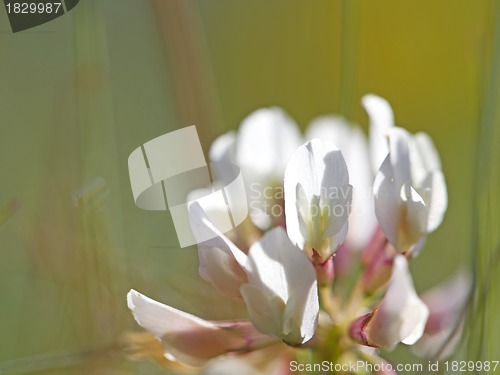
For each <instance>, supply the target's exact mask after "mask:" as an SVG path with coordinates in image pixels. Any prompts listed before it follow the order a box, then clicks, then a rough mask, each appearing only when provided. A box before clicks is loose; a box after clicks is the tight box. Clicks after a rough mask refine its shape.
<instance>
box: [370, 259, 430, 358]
mask: <svg viewBox="0 0 500 375" xmlns="http://www.w3.org/2000/svg"><path fill="white" fill-rule="evenodd" d="M428 317H429V309H428V308H427V306H426V305H425V304H424V303H423V302H422V301H421V300H420V299H419V298H418V296H417V294H416V292H415V289H414V287H413V282H412V279H411V275H410V273H409V271H408V262H407V261H406V258H405V257H404V256H402V255H397V256H396V257H395V258H394V268H393V272H392V277H391V281H390V283H389V287H388V289H387V292H386V294H385V296H384V298H383V300H382V302H381V303H380V304H379V306H378V308H377V310H376V311H375V313H374V315H373V317H372V319H371V320H370V322H369V323H368V325H367V327H366V330H365V334H366V335H367V337H368V341H369V342H371V343H374V344H376V345H378V346H381V347H384V348H387V349H392V348H393V347H394V346H395V345H396V344H397V343H399V342H403V343H405V344H407V345H412V344H414V343H415V342H416V341H417V340H418V339H419V338H420V337H421V336H422V334H423V332H424V328H425V324H426V323H427V319H428Z"/></svg>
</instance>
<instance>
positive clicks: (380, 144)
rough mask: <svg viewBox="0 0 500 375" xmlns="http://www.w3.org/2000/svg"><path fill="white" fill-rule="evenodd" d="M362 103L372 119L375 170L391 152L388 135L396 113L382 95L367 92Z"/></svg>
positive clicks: (372, 157) (372, 158) (372, 155)
mask: <svg viewBox="0 0 500 375" xmlns="http://www.w3.org/2000/svg"><path fill="white" fill-rule="evenodd" d="M361 103H362V104H363V107H364V108H365V110H366V112H367V113H368V117H369V120H370V151H371V160H372V167H373V171H377V170H378V169H379V168H380V165H381V164H382V162H383V161H384V159H385V157H386V156H387V153H388V152H389V148H388V146H387V135H388V133H389V130H390V129H391V128H392V127H394V113H393V111H392V108H391V105H390V104H389V102H388V101H387V100H385V99H383V98H381V97H380V96H376V95H373V94H367V95H365V96H363V98H362V99H361Z"/></svg>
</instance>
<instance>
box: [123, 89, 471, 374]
mask: <svg viewBox="0 0 500 375" xmlns="http://www.w3.org/2000/svg"><path fill="white" fill-rule="evenodd" d="M362 103H363V106H364V107H365V109H366V111H367V112H368V115H369V119H370V138H369V142H367V141H366V138H365V136H364V135H363V132H362V131H361V130H360V129H359V128H358V127H356V126H354V125H352V124H350V123H348V122H347V121H346V120H345V119H342V118H340V117H336V116H323V117H319V118H316V119H315V120H314V121H312V123H311V124H310V126H309V128H308V130H307V132H306V136H305V139H308V141H306V142H305V143H304V140H303V138H302V136H301V134H300V132H299V130H298V127H297V125H296V124H295V122H294V121H293V120H292V119H291V118H290V116H289V115H287V114H286V113H285V112H284V111H283V110H282V109H279V108H276V107H272V108H265V109H259V110H257V111H255V112H253V113H252V114H250V115H249V116H248V117H247V118H245V119H244V121H243V122H242V124H241V127H240V129H239V130H238V131H237V132H236V131H232V132H228V133H226V134H224V135H222V136H220V137H219V138H217V139H216V140H215V141H214V143H213V144H212V147H211V149H210V152H209V155H210V160H211V163H212V167H211V168H212V172H213V177H214V179H215V181H214V184H213V186H225V185H227V184H229V183H231V181H232V180H233V176H234V168H235V166H234V165H235V164H236V165H237V166H238V167H239V168H240V169H241V171H242V174H243V179H244V184H245V187H246V188H248V190H251V192H252V193H259V194H258V195H254V196H250V197H248V198H249V199H248V201H247V200H245V199H241V201H238V202H231V204H232V205H233V206H234V205H239V206H238V207H239V208H244V209H248V208H250V209H248V211H249V212H250V216H251V220H245V221H242V222H240V224H239V225H237V226H236V227H235V228H233V229H231V228H232V226H228V225H226V224H227V223H226V221H227V220H226V221H224V220H222V219H221V217H222V218H223V219H227V203H228V202H226V201H225V200H221V199H219V200H217V199H215V200H213V201H212V200H211V199H209V198H207V197H210V196H211V195H210V193H211V192H212V190H213V187H210V188H206V189H197V190H195V191H192V192H191V193H190V194H188V197H189V201H190V204H189V221H190V224H191V229H192V234H193V236H194V238H195V239H196V240H197V242H198V259H199V274H200V276H201V278H202V279H204V280H205V281H207V282H208V283H210V284H211V285H212V286H213V287H214V288H215V290H217V291H218V293H219V294H220V295H222V296H223V297H227V298H228V301H230V303H235V304H240V306H241V307H242V308H243V309H241V311H242V312H241V314H242V315H241V316H239V315H238V316H235V317H234V319H233V320H223V321H210V320H204V319H202V318H200V317H197V316H194V315H191V314H189V313H186V312H183V311H180V310H177V309H175V308H174V307H171V306H168V305H164V304H161V303H159V302H157V301H154V300H152V299H150V298H148V297H146V296H144V295H142V294H140V293H138V292H136V291H135V290H131V291H130V292H129V294H128V297H127V298H128V306H129V308H130V310H131V311H132V313H133V315H134V317H135V319H136V321H137V322H138V324H139V325H140V326H142V327H143V328H145V329H146V330H148V331H149V332H150V333H151V334H152V335H154V336H155V337H156V338H157V339H158V341H159V342H160V343H161V348H162V349H161V352H160V357H161V355H164V356H165V357H166V358H168V359H169V361H179V362H182V363H184V364H187V365H189V366H196V367H199V366H203V373H205V374H219V373H224V374H225V373H234V372H241V373H245V374H247V373H248V374H266V373H275V372H279V371H288V370H289V368H288V367H289V364H290V363H291V362H290V361H291V360H293V359H297V358H300V354H298V352H300V351H301V350H304V349H305V348H307V350H310V351H312V352H313V355H315V354H316V353H328V352H329V351H331V348H332V345H334V346H335V351H336V355H337V354H338V355H339V356H338V358H340V360H342V361H344V360H345V361H347V360H368V361H369V362H370V363H373V364H387V362H386V360H384V359H383V358H382V357H381V355H380V353H379V351H378V349H377V348H386V349H389V350H391V349H393V348H394V347H395V346H396V345H397V344H398V343H404V344H407V345H413V344H415V343H416V342H417V341H418V340H419V339H422V341H421V342H422V345H427V343H428V348H425V349H429V350H422V348H421V345H419V346H418V347H417V350H416V352H418V353H420V354H422V355H423V356H427V355H429V352H435V349H436V348H437V347H440V346H442V344H443V342H444V341H445V340H446V338H449V337H450V332H451V333H453V334H454V335H453V337H451V339H450V341H449V343H448V345H446V348H445V351H443V352H441V354H443V353H446V354H448V353H450V352H451V351H452V350H453V349H454V347H455V343H456V342H457V340H458V339H459V337H460V332H461V331H460V330H457V331H452V329H454V328H455V327H456V325H457V324H462V323H463V320H460V316H458V315H457V314H456V310H459V308H461V307H462V306H463V303H464V297H463V296H464V295H465V293H459V292H458V291H457V290H456V288H460V285H462V286H463V283H462V284H460V283H454V284H453V285H454V286H453V288H452V289H453V292H452V293H454V294H456V296H457V301H458V302H457V303H454V304H451V305H452V306H450V304H445V305H443V304H441V305H440V304H438V303H435V300H436V299H437V300H439V299H442V298H443V297H442V296H443V292H442V290H438V291H434V292H432V293H430V294H428V295H426V296H425V297H424V300H425V301H424V302H425V303H424V302H423V301H422V300H421V299H420V298H419V297H418V296H417V293H416V291H415V288H414V285H413V281H412V278H411V274H410V272H409V268H408V261H409V260H411V259H412V258H413V256H414V255H416V254H417V253H418V251H419V250H420V249H421V248H422V246H423V244H424V242H425V239H426V236H427V235H428V234H429V233H431V232H432V231H434V230H435V229H436V228H437V227H438V226H439V225H440V224H441V222H442V220H443V217H444V213H445V211H446V208H447V191H446V183H445V179H444V175H443V172H442V170H441V162H440V160H439V156H438V153H437V151H436V149H435V146H434V144H433V142H432V140H431V138H430V137H429V136H428V135H427V134H424V133H417V134H416V135H412V134H410V133H408V132H407V131H406V130H404V129H402V128H399V127H396V126H395V123H394V114H393V111H392V109H391V107H390V105H389V103H388V102H387V101H386V100H385V99H383V98H380V97H378V96H376V95H373V94H369V95H366V96H365V97H363V100H362ZM374 173H376V174H375V175H374ZM273 189H277V190H279V189H281V195H280V196H278V195H273V196H272V197H271V196H269V195H266V192H268V191H269V190H273ZM283 190H284V194H283ZM366 191H370V194H364V193H366ZM372 192H373V195H372V194H371V193H372ZM269 204H271V205H274V207H276V206H279V208H281V209H282V212H281V213H280V214H279V217H273V212H272V211H270V210H268V209H267V207H268V205H269ZM283 209H284V214H283ZM243 211H245V210H243ZM245 212H246V211H245ZM233 226H234V225H233ZM339 249H340V251H338V250H339ZM358 249H359V250H361V251H362V252H361V253H360V252H358V251H353V250H358ZM337 251H338V252H337ZM336 252H337V253H336ZM335 253H336V254H335ZM403 254H404V255H403ZM333 255H335V256H333ZM355 257H358V258H360V259H359V261H358V262H354V264H359V265H361V267H360V268H356V267H353V266H352V265H349V262H346V259H348V260H349V259H351V260H352V259H355ZM343 262H345V263H343ZM338 270H342V272H338ZM353 273H355V274H354V275H353ZM345 277H349V278H351V277H352V278H354V277H356V278H357V282H356V283H355V284H354V285H355V286H354V287H353V288H352V289H351V288H349V290H344V286H345V285H348V284H349V285H351V284H352V279H349V280H348V282H346V281H347V280H346V279H344V280H342V278H345ZM337 280H338V281H341V283H340V284H337V285H335V288H332V285H333V283H337ZM342 281H344V282H342ZM457 285H458V287H457ZM450 288H451V287H449V288H447V289H446V291H445V292H444V293H451V292H450V291H449V290H451V289H450ZM462 289H464V290H465V289H466V288H465V287H463V288H462ZM467 290H468V289H467ZM458 297H460V298H458ZM344 299H346V300H345V301H344ZM433 301H434V302H433ZM344 302H345V303H344ZM374 306H375V307H374ZM457 306H458V307H457ZM441 307H442V308H441ZM245 308H246V313H244V311H245ZM236 311H240V309H236ZM368 311H370V312H369V313H367V312H368ZM363 314H364V315H363ZM360 315H361V316H360ZM356 317H357V318H356ZM429 317H430V318H429ZM332 340H335V342H334V343H332ZM353 340H354V341H353ZM159 347H160V346H159V345H157V346H156V348H157V351H159V350H158V348H159ZM145 352H146V353H149V352H148V351H147V350H146V351H145ZM337 352H338V353H337ZM157 355H158V353H156V354H155V356H157ZM321 355H323V354H321ZM383 372H384V373H386V374H395V372H394V369H391V367H390V366H388V367H387V368H386V369H385V370H384V371H383Z"/></svg>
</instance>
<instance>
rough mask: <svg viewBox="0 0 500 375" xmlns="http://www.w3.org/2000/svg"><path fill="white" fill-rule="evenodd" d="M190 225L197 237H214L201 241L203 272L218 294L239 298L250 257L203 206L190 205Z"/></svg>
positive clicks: (200, 252)
mask: <svg viewBox="0 0 500 375" xmlns="http://www.w3.org/2000/svg"><path fill="white" fill-rule="evenodd" d="M189 214H190V221H191V227H192V230H193V232H194V235H195V237H196V238H211V239H210V240H207V241H204V242H201V243H199V244H198V257H199V260H200V269H199V271H200V275H201V276H202V277H203V278H204V279H205V280H207V281H209V282H211V283H212V284H213V285H214V287H215V288H216V289H217V291H218V292H219V293H221V294H222V295H224V296H227V297H232V298H240V292H239V289H240V286H241V285H242V284H244V283H246V282H247V275H246V263H247V256H246V254H245V253H244V252H243V251H241V250H240V249H239V248H238V247H237V246H236V245H235V244H234V243H233V242H232V241H231V240H230V239H229V238H227V237H226V236H225V235H224V234H223V233H221V232H220V231H219V230H218V229H217V228H215V226H214V225H213V224H212V222H211V221H210V220H209V219H208V217H207V215H206V214H205V211H204V210H203V209H202V208H201V206H200V205H199V204H198V203H197V202H194V203H193V204H191V205H190V206H189Z"/></svg>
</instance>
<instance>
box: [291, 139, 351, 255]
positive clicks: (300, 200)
mask: <svg viewBox="0 0 500 375" xmlns="http://www.w3.org/2000/svg"><path fill="white" fill-rule="evenodd" d="M300 189H303V194H302V196H300V197H298V196H297V191H300ZM351 199H352V187H351V186H350V185H349V174H348V172H347V165H346V163H345V160H344V158H343V156H342V153H341V151H340V150H339V149H338V148H337V147H335V145H334V144H333V143H330V142H327V141H322V140H319V139H313V140H311V141H308V142H306V143H305V144H304V145H302V146H300V147H299V148H298V149H297V150H296V151H295V152H294V153H293V155H292V156H291V158H290V161H289V163H288V165H287V168H286V171H285V216H286V225H287V231H288V235H289V236H290V239H291V240H292V242H293V243H294V244H296V245H297V246H299V247H302V248H304V245H305V244H307V243H308V242H309V241H311V240H313V241H314V243H308V245H310V246H311V247H314V248H315V249H316V251H318V252H321V256H322V257H324V258H325V259H324V260H326V259H328V257H329V256H330V255H331V254H333V252H335V250H337V248H338V245H339V244H340V243H342V242H343V240H344V238H345V234H346V233H345V231H344V230H343V229H344V225H345V223H346V222H347V219H348V216H349V212H350V203H351ZM304 205H306V207H304ZM308 212H309V214H307V213H308ZM301 220H302V221H304V220H306V221H309V222H307V223H306V226H305V227H306V228H308V230H309V235H307V236H305V235H304V233H303V232H304V224H301ZM301 227H302V231H301ZM327 242H331V243H330V246H328V244H327V245H326V248H323V247H324V244H325V243H327ZM316 247H318V248H316Z"/></svg>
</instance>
